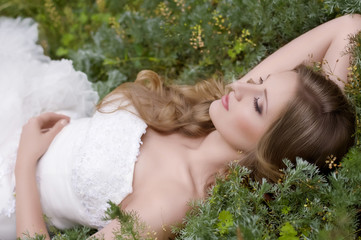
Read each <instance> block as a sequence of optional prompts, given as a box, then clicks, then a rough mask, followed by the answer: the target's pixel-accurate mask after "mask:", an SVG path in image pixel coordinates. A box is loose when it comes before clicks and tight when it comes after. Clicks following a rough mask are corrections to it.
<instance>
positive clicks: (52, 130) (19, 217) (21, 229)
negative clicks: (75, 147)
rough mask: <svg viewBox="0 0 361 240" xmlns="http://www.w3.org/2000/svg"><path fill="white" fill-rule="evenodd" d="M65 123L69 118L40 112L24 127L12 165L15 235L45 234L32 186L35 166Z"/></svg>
mask: <svg viewBox="0 0 361 240" xmlns="http://www.w3.org/2000/svg"><path fill="white" fill-rule="evenodd" d="M68 122H69V117H67V116H64V115H59V114H55V113H44V114H42V115H40V116H38V117H36V118H32V119H30V120H29V122H28V123H27V124H26V125H24V127H23V131H22V134H21V139H20V143H19V149H18V155H17V159H16V166H15V178H16V235H17V237H20V238H21V237H24V236H26V235H28V236H31V237H33V236H35V234H39V235H45V236H46V239H50V237H49V234H48V232H47V229H46V226H45V222H44V218H43V213H42V209H41V204H40V196H39V193H38V189H37V185H36V179H35V178H36V166H37V162H38V160H39V158H40V157H41V156H42V155H43V154H44V153H45V152H46V150H47V149H48V147H49V145H50V143H51V141H52V140H53V139H54V137H55V136H56V135H57V134H58V133H59V132H60V130H61V129H62V128H63V127H64V126H65V125H66V124H67V123H68Z"/></svg>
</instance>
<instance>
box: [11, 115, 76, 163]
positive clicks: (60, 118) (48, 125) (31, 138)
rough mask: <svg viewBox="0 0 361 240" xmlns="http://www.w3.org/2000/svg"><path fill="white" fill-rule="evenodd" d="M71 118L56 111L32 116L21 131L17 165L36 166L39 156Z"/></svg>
mask: <svg viewBox="0 0 361 240" xmlns="http://www.w3.org/2000/svg"><path fill="white" fill-rule="evenodd" d="M69 120H70V118H69V117H68V116H65V115H61V114H56V113H43V114H41V115H39V116H38V117H34V118H31V119H30V120H29V121H28V123H27V124H25V125H24V127H23V131H22V133H21V138H20V143H19V148H18V157H17V161H16V165H17V166H18V164H19V165H21V166H24V165H26V166H36V163H37V161H38V160H39V158H40V157H41V156H42V155H43V154H44V153H45V152H46V150H47V149H48V147H49V145H50V143H51V142H52V141H53V139H54V138H55V136H56V135H57V134H58V133H59V132H60V131H61V130H62V129H63V127H64V126H65V125H67V124H68V123H69Z"/></svg>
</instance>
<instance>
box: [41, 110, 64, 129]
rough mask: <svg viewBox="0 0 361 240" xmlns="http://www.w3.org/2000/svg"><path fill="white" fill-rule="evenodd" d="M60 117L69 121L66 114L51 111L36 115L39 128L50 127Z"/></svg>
mask: <svg viewBox="0 0 361 240" xmlns="http://www.w3.org/2000/svg"><path fill="white" fill-rule="evenodd" d="M61 119H65V120H66V121H67V122H69V121H70V118H69V117H68V116H66V115H63V114H58V113H53V112H47V113H43V114H41V115H39V116H38V117H37V120H38V122H39V125H40V127H41V128H51V127H53V126H54V124H56V123H57V122H58V121H59V120H61Z"/></svg>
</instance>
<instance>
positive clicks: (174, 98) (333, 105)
mask: <svg viewBox="0 0 361 240" xmlns="http://www.w3.org/2000/svg"><path fill="white" fill-rule="evenodd" d="M295 71H296V72H297V73H298V75H299V88H298V90H297V94H296V97H295V98H294V99H293V100H291V102H290V103H289V104H288V106H287V108H286V109H284V111H283V113H282V114H281V116H280V117H279V119H278V120H276V121H275V122H274V123H273V124H272V126H271V127H270V128H269V129H268V131H267V132H266V133H265V134H264V136H263V137H262V138H261V140H260V141H259V143H258V144H257V147H256V148H255V149H254V150H253V151H251V152H248V153H246V155H245V156H244V157H243V159H240V163H241V164H242V165H243V166H246V167H247V168H249V169H251V170H252V177H253V178H255V179H256V180H261V179H262V178H267V179H268V180H270V181H277V180H278V179H279V178H280V176H281V172H280V171H279V169H281V168H283V167H284V164H283V161H282V160H283V159H284V158H288V159H289V160H291V161H292V162H295V159H296V157H302V158H304V159H305V160H308V161H309V162H311V163H315V164H316V165H317V166H319V167H320V169H321V170H324V171H328V170H329V169H328V165H327V164H326V158H327V156H329V155H331V154H333V155H334V156H335V157H336V158H337V160H340V159H341V158H342V156H343V155H344V154H345V153H346V152H347V150H348V148H349V147H350V146H352V144H353V142H354V140H353V138H352V134H353V133H354V129H355V116H354V113H353V109H352V107H351V105H350V104H349V102H348V101H347V99H346V97H345V96H344V94H343V93H342V91H341V90H340V89H339V87H338V86H337V85H336V84H334V83H333V82H332V81H330V80H327V79H325V78H324V77H323V76H322V75H320V74H317V73H315V72H313V71H312V70H310V69H308V68H307V67H305V66H304V65H300V66H299V67H297V68H296V69H295ZM227 92H228V89H227V88H226V87H225V85H224V83H223V82H222V81H218V80H212V79H211V80H208V81H202V82H200V83H197V84H196V85H194V86H188V85H170V86H166V85H164V83H163V81H162V79H161V78H160V77H159V76H158V75H157V74H156V73H154V72H152V71H148V70H145V71H141V72H140V73H139V74H138V76H137V79H136V80H135V82H134V83H125V84H122V85H120V86H119V87H118V88H116V89H115V90H114V91H113V92H112V93H110V94H109V95H108V96H107V97H106V98H105V99H104V100H102V101H101V102H100V104H99V105H98V108H99V109H102V107H103V106H104V105H107V104H109V103H111V102H117V103H121V102H123V103H124V102H128V103H129V105H132V106H134V107H135V109H136V110H137V114H138V115H139V117H141V118H142V119H143V120H144V121H145V122H146V123H147V124H148V126H149V127H151V128H152V129H154V130H156V131H159V132H163V133H172V132H178V133H181V134H184V135H186V136H189V137H201V136H205V135H207V134H208V133H210V132H211V131H213V130H214V129H215V128H214V125H213V123H212V121H211V119H210V116H209V112H208V110H209V106H210V104H211V102H212V101H214V100H217V99H219V98H221V97H222V96H223V95H225V94H226V93H227ZM112 96H113V98H112ZM114 96H118V97H114ZM122 98H123V99H122ZM124 98H125V99H124ZM109 99H111V100H109ZM124 100H128V101H124ZM126 107H127V105H122V104H120V105H119V106H118V107H117V109H124V108H126Z"/></svg>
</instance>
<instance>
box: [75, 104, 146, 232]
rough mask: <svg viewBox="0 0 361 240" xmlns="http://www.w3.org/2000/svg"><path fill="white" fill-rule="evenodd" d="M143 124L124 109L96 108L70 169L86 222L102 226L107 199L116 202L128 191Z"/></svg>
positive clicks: (144, 125) (130, 188)
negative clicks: (72, 166) (100, 110)
mask: <svg viewBox="0 0 361 240" xmlns="http://www.w3.org/2000/svg"><path fill="white" fill-rule="evenodd" d="M145 129H146V124H145V123H144V122H143V121H142V120H141V119H139V118H138V117H136V116H135V115H134V114H132V113H130V112H127V111H125V110H122V111H117V112H114V113H99V112H97V113H96V114H95V115H94V117H93V118H92V120H91V124H90V127H89V129H88V131H87V133H86V137H85V142H84V144H83V146H82V147H81V148H80V149H79V153H78V154H77V157H76V161H75V164H74V168H73V170H72V179H71V180H72V184H73V186H74V190H75V192H76V194H77V195H78V197H79V199H80V201H81V204H82V205H83V206H84V212H83V216H84V217H86V218H88V219H89V223H90V225H94V226H97V227H99V226H103V225H104V223H103V221H102V220H101V218H102V217H103V216H104V212H105V210H106V209H107V207H108V204H107V201H109V200H111V201H113V202H115V203H117V204H118V203H120V202H121V201H122V200H123V199H124V198H125V197H126V196H127V195H128V194H129V193H131V192H132V181H133V171H134V163H135V161H136V159H137V156H138V153H139V147H140V144H141V141H140V138H141V136H142V135H143V134H144V133H145Z"/></svg>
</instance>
